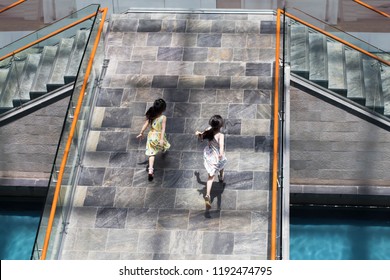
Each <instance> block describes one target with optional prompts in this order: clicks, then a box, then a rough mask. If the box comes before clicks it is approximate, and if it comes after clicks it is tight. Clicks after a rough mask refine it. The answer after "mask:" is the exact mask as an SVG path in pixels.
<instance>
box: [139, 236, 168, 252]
mask: <svg viewBox="0 0 390 280" xmlns="http://www.w3.org/2000/svg"><path fill="white" fill-rule="evenodd" d="M171 234H172V233H171V231H141V232H140V236H139V241H138V253H160V254H161V253H169V244H170V242H171Z"/></svg>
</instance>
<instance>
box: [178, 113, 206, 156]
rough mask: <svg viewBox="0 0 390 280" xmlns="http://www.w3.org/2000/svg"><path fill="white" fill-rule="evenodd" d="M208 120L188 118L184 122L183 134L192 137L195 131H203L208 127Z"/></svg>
mask: <svg viewBox="0 0 390 280" xmlns="http://www.w3.org/2000/svg"><path fill="white" fill-rule="evenodd" d="M209 119H210V117H207V118H188V119H187V120H186V123H185V128H184V133H188V134H191V135H194V133H195V131H197V130H199V131H201V130H205V129H206V128H207V127H208V122H209ZM199 142H200V141H199ZM202 146H203V143H202ZM202 150H203V149H202Z"/></svg>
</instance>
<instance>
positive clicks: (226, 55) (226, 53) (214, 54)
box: [208, 48, 233, 62]
mask: <svg viewBox="0 0 390 280" xmlns="http://www.w3.org/2000/svg"><path fill="white" fill-rule="evenodd" d="M232 60H233V49H232V48H209V51H208V61H213V62H219V61H232Z"/></svg>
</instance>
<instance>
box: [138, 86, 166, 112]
mask: <svg viewBox="0 0 390 280" xmlns="http://www.w3.org/2000/svg"><path fill="white" fill-rule="evenodd" d="M163 92H164V89H160V88H141V89H137V92H136V96H135V100H136V101H138V102H153V101H154V100H156V99H158V98H162V97H163ZM150 105H152V104H150ZM167 106H168V104H167ZM147 109H149V105H147V106H145V110H144V112H143V115H144V114H145V113H146V110H147Z"/></svg>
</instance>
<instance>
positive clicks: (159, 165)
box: [154, 135, 181, 172]
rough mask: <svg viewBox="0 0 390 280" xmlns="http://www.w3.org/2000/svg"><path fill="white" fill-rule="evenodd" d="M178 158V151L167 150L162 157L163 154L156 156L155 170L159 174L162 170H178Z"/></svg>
mask: <svg viewBox="0 0 390 280" xmlns="http://www.w3.org/2000/svg"><path fill="white" fill-rule="evenodd" d="M168 141H169V135H168ZM180 157H181V152H179V151H174V150H171V149H169V150H168V152H166V153H165V154H164V155H163V154H158V155H157V156H156V160H155V165H154V167H155V170H156V171H158V172H160V170H161V171H163V170H164V169H166V168H167V169H179V167H180Z"/></svg>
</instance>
